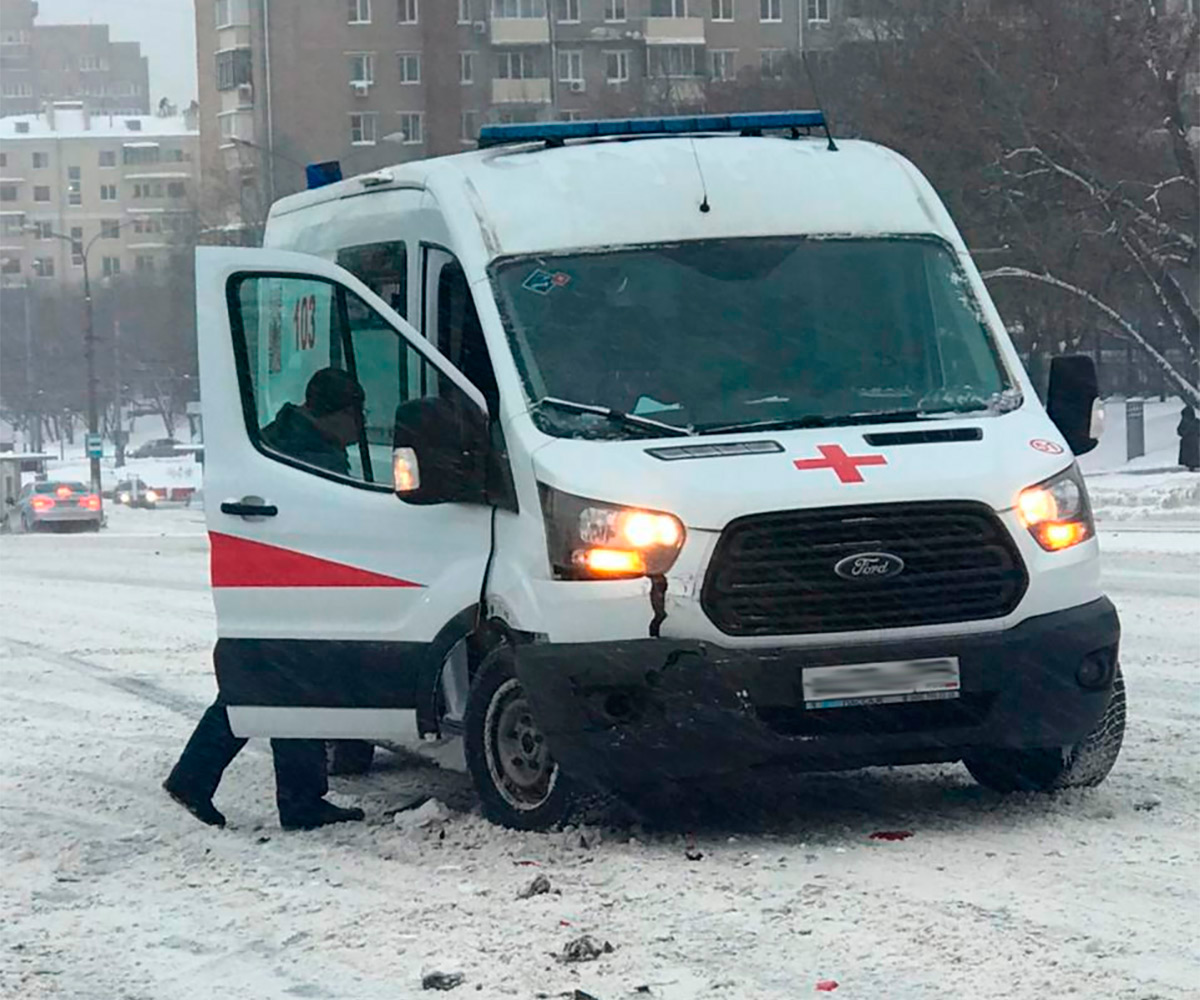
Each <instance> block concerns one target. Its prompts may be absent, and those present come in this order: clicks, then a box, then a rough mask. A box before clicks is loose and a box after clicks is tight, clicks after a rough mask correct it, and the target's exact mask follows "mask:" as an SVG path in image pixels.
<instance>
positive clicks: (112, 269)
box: [100, 257, 121, 278]
mask: <svg viewBox="0 0 1200 1000" xmlns="http://www.w3.org/2000/svg"><path fill="white" fill-rule="evenodd" d="M100 265H101V267H102V268H103V274H104V277H106V278H115V277H116V276H117V275H118V274H120V273H121V258H120V257H103V258H101V260H100Z"/></svg>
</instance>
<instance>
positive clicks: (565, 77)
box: [558, 49, 583, 90]
mask: <svg viewBox="0 0 1200 1000" xmlns="http://www.w3.org/2000/svg"><path fill="white" fill-rule="evenodd" d="M558 79H559V82H560V83H569V84H571V89H572V90H574V89H579V90H582V89H583V52H581V51H580V50H579V49H567V50H566V51H563V52H559V53H558Z"/></svg>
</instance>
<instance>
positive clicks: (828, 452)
mask: <svg viewBox="0 0 1200 1000" xmlns="http://www.w3.org/2000/svg"><path fill="white" fill-rule="evenodd" d="M817 451H819V452H820V453H821V457H820V458H799V459H797V460H796V468H797V469H800V470H801V471H804V470H806V469H833V471H834V472H835V473H837V477H838V479H840V480H841V481H842V482H843V483H861V482H863V477H862V473H861V472H859V471H858V467H859V466H860V465H887V459H886V458H884V457H883V456H882V455H847V454H846V453H845V451H843V450H842V446H841V445H840V444H819V445H817Z"/></svg>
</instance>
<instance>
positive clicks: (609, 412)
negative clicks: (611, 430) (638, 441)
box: [533, 396, 692, 437]
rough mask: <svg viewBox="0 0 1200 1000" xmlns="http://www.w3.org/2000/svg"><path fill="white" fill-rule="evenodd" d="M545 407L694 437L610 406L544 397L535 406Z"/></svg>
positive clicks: (688, 432)
mask: <svg viewBox="0 0 1200 1000" xmlns="http://www.w3.org/2000/svg"><path fill="white" fill-rule="evenodd" d="M543 406H545V407H550V408H551V409H555V410H562V411H564V412H566V413H583V414H588V415H590V416H596V417H603V418H604V419H605V420H608V421H610V422H611V423H614V424H620V425H621V426H622V427H636V428H637V429H638V430H651V431H664V432H666V433H667V434H671V435H673V436H675V437H691V435H692V431H691V429H690V428H688V427H677V426H675V425H674V424H665V423H663V422H662V421H661V420H651V419H650V418H649V417H637V416H634V415H633V414H632V413H623V412H622V411H621V410H614V409H612V407H609V406H593V405H592V404H590V403H576V402H574V401H573V400H570V399H558V398H556V397H554V396H543V397H542V398H541V399H539V400H538V401H537V402H536V403H534V404H533V408H534V409H535V410H536V409H538V408H540V407H543Z"/></svg>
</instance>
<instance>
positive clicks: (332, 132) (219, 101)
mask: <svg viewBox="0 0 1200 1000" xmlns="http://www.w3.org/2000/svg"><path fill="white" fill-rule="evenodd" d="M863 3H864V0H328V2H321V3H303V4H300V3H284V2H280V0H275V2H272V0H196V4H195V6H196V38H197V48H198V71H199V99H200V107H201V124H200V130H201V136H202V145H203V156H202V163H203V172H204V183H205V187H206V189H207V191H208V194H209V196H210V197H212V199H213V201H214V203H216V204H220V205H222V206H223V207H224V208H225V209H226V210H227V211H228V213H229V217H230V219H231V221H232V220H235V219H242V220H245V221H246V222H247V223H249V224H250V225H251V227H253V226H254V225H257V224H261V221H262V219H263V218H265V214H266V210H267V207H268V206H269V205H270V203H271V201H273V200H274V199H275V198H278V197H281V196H282V195H285V194H289V193H291V192H293V191H296V190H299V189H300V188H302V187H303V186H304V165H305V164H307V163H311V162H315V161H322V160H340V161H341V162H342V164H343V167H344V169H345V170H346V171H347V172H355V173H358V172H362V171H368V170H371V169H375V168H378V167H382V166H385V165H387V164H390V163H396V162H401V161H404V160H407V159H415V158H419V157H424V156H434V155H440V154H445V153H452V152H456V151H458V150H460V149H463V148H467V147H469V146H470V145H471V144H472V143H473V141H474V138H475V136H476V134H477V132H478V128H479V126H480V125H481V124H484V123H486V122H492V121H529V120H537V119H545V118H556V117H557V118H582V117H589V116H595V115H603V114H618V113H639V112H645V113H651V112H664V111H671V110H691V109H695V108H698V107H701V106H703V104H704V102H705V100H706V97H707V94H708V93H709V92H710V88H712V87H713V86H718V87H719V86H721V85H732V84H733V83H734V82H735V81H738V80H739V79H741V80H744V79H747V78H754V79H757V78H759V77H761V76H766V77H774V76H778V75H781V74H782V73H783V72H784V69H785V66H786V64H787V56H788V54H789V53H795V52H797V51H799V50H802V49H817V50H819V49H822V48H827V47H829V46H831V45H833V44H834V43H835V41H836V40H837V38H839V37H841V34H842V33H844V32H845V31H847V30H852V29H853V26H854V24H855V21H856V19H861V17H862V14H863V9H862V8H863Z"/></svg>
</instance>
